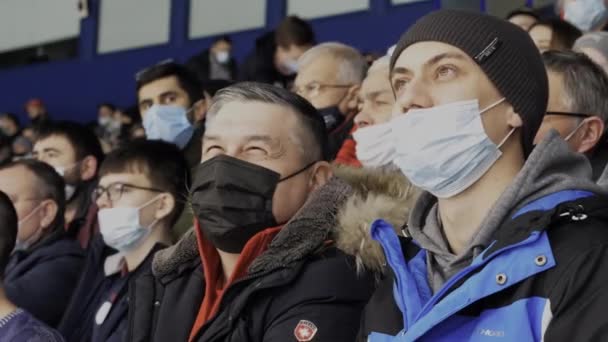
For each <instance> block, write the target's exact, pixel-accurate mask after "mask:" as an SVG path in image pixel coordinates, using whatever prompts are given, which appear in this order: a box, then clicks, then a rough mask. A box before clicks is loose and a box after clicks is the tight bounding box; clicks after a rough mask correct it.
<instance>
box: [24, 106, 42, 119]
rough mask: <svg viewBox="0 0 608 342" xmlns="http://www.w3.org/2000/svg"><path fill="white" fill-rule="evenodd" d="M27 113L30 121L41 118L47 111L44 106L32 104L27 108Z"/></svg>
mask: <svg viewBox="0 0 608 342" xmlns="http://www.w3.org/2000/svg"><path fill="white" fill-rule="evenodd" d="M25 111H26V112H27V115H28V116H29V118H30V119H35V118H37V117H39V116H40V115H41V114H44V112H45V109H44V106H42V105H37V104H31V105H28V106H27V107H26V108H25Z"/></svg>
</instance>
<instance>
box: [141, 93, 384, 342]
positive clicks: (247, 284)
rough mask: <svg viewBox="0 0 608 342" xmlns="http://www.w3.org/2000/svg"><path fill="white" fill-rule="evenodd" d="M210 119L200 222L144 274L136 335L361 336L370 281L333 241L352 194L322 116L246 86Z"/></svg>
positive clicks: (197, 172)
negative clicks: (339, 175) (335, 163)
mask: <svg viewBox="0 0 608 342" xmlns="http://www.w3.org/2000/svg"><path fill="white" fill-rule="evenodd" d="M206 124H207V127H206V130H205V134H204V137H203V146H202V164H200V165H199V166H198V167H196V168H195V169H194V170H193V173H192V188H191V193H190V198H191V204H192V209H193V212H194V214H195V217H196V218H195V224H194V228H193V230H191V231H190V232H189V233H187V234H186V235H185V236H184V237H183V238H182V240H181V241H180V242H178V243H177V245H175V246H174V247H171V248H169V249H166V250H164V251H161V252H159V253H158V254H157V256H156V258H155V261H154V263H153V270H152V271H153V272H152V273H153V274H148V275H145V276H143V277H142V278H141V280H140V281H137V282H136V283H137V284H136V286H135V287H134V288H133V291H134V292H133V293H134V295H133V296H131V298H132V299H133V300H132V301H131V302H130V306H131V307H130V310H131V311H132V312H133V314H132V315H131V317H130V319H131V322H130V326H131V329H130V330H131V333H130V334H129V337H130V339H129V340H131V341H186V340H190V341H267V342H268V341H294V340H295V341H337V342H341V341H344V342H346V341H349V342H350V341H353V340H354V339H355V336H356V333H357V328H358V323H359V319H360V314H361V312H362V310H363V306H364V305H365V303H366V302H367V300H368V299H369V297H370V296H371V292H372V291H373V283H374V281H373V279H372V277H371V276H370V275H369V274H368V273H362V274H357V272H356V268H355V261H354V259H353V258H351V257H348V256H346V255H345V254H344V253H343V252H340V251H338V250H337V248H336V247H335V243H334V242H333V241H335V229H336V227H337V222H336V217H337V216H338V215H337V213H338V206H339V205H340V203H343V202H344V201H345V197H346V196H347V194H348V190H347V189H346V188H345V183H344V182H342V181H339V180H336V179H332V180H329V178H330V177H331V175H332V172H331V169H330V166H329V164H328V163H327V134H326V132H325V125H324V123H323V119H322V118H321V117H320V116H319V115H318V113H317V111H316V109H315V108H314V107H313V106H311V105H310V103H308V102H307V101H306V100H305V99H303V98H301V97H300V96H298V95H296V94H293V93H291V92H289V91H287V90H285V89H283V88H279V87H275V86H271V85H267V84H261V83H240V84H236V85H233V86H230V87H228V88H224V89H222V90H220V91H219V92H218V93H217V94H216V96H215V97H214V103H213V104H212V105H211V107H210V108H209V111H208V113H207V123H206ZM313 191H314V193H313ZM160 293H162V296H161V297H159V295H158V294H160Z"/></svg>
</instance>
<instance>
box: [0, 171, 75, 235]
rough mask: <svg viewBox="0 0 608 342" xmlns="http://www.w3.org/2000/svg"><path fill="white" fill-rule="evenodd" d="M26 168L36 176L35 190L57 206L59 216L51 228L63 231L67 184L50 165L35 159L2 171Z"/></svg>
mask: <svg viewBox="0 0 608 342" xmlns="http://www.w3.org/2000/svg"><path fill="white" fill-rule="evenodd" d="M14 167H24V168H26V169H27V170H28V171H30V172H31V173H33V174H34V177H35V178H36V181H35V182H36V184H35V186H34V188H35V189H36V191H37V195H38V196H39V197H40V198H42V199H50V200H52V201H53V202H55V203H56V204H57V215H56V216H55V219H54V220H53V223H52V224H51V227H54V228H57V227H59V228H58V229H63V221H64V218H63V215H64V213H65V183H64V182H63V178H62V177H61V176H60V175H59V174H58V173H57V172H56V171H55V169H53V167H51V166H50V165H48V164H46V163H43V162H41V161H37V160H34V159H21V160H18V161H14V162H12V163H9V164H7V165H5V166H1V167H0V170H7V169H12V168H14Z"/></svg>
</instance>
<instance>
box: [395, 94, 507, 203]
mask: <svg viewBox="0 0 608 342" xmlns="http://www.w3.org/2000/svg"><path fill="white" fill-rule="evenodd" d="M504 100H505V99H504V98H503V99H501V100H500V101H497V102H496V103H494V104H492V105H490V106H488V107H487V108H486V109H484V110H479V103H478V101H477V100H471V101H459V102H454V103H450V104H447V105H442V106H437V107H432V108H426V109H414V110H410V111H408V112H407V114H405V115H400V116H397V117H395V118H394V119H393V120H392V121H391V123H392V128H393V133H392V134H393V137H394V138H393V141H394V143H395V144H396V145H395V151H396V156H395V160H394V163H395V164H396V165H397V166H398V167H399V169H401V171H402V172H403V174H404V175H405V176H406V177H407V178H408V179H409V180H410V181H411V182H412V184H414V185H416V186H417V187H419V188H421V189H423V190H426V191H428V192H430V193H432V194H433V195H435V196H436V197H439V198H449V197H453V196H455V195H458V194H459V193H461V192H462V191H464V190H466V189H467V188H469V187H470V186H471V185H473V184H474V183H475V182H476V181H478V180H479V179H480V178H481V177H482V176H483V175H484V174H485V173H486V172H487V171H488V170H489V169H490V168H491V167H492V165H494V163H495V162H496V161H497V160H498V158H500V156H501V155H502V152H501V151H500V147H501V146H502V145H503V144H504V143H505V142H506V141H507V139H508V138H509V137H510V136H511V135H512V134H513V132H514V131H515V128H513V129H511V131H510V132H509V134H507V136H506V137H505V138H504V139H503V140H502V141H501V142H500V143H499V144H498V145H496V144H495V143H494V142H493V141H492V140H491V139H490V138H489V137H488V135H487V134H486V132H485V129H484V128H483V123H482V120H481V114H483V113H484V112H486V111H488V110H490V109H492V108H494V107H496V106H497V105H499V104H500V103H502V102H503V101H504Z"/></svg>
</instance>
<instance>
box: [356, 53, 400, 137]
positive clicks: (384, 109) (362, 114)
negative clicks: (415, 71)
mask: <svg viewBox="0 0 608 342" xmlns="http://www.w3.org/2000/svg"><path fill="white" fill-rule="evenodd" d="M394 105H395V98H394V95H393V91H392V89H391V82H390V80H389V73H388V65H386V66H382V67H379V68H375V69H370V71H369V72H368V74H367V77H366V78H365V80H363V83H362V85H361V90H360V92H359V114H357V116H355V124H357V126H358V127H365V126H373V125H376V124H380V123H384V122H387V121H389V120H390V118H391V116H392V112H393V106H394Z"/></svg>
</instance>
